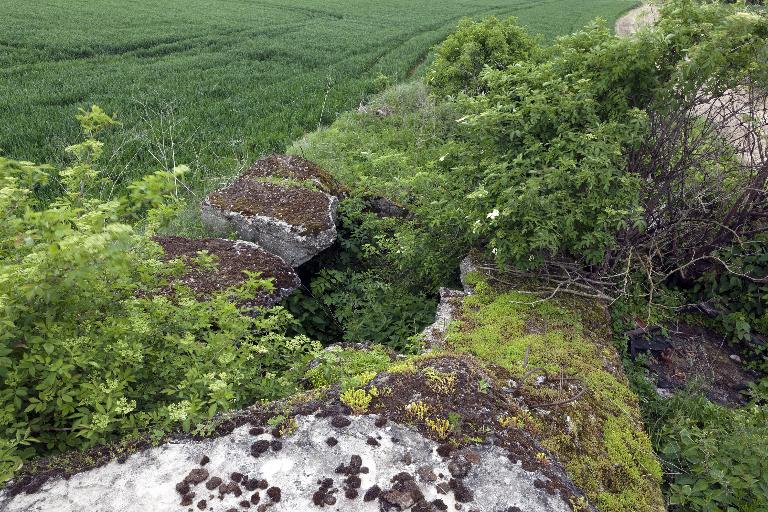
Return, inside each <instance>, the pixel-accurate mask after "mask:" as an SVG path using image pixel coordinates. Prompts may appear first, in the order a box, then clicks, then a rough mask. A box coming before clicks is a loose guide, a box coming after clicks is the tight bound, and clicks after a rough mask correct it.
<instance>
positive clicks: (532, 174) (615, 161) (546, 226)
mask: <svg viewBox="0 0 768 512" xmlns="http://www.w3.org/2000/svg"><path fill="white" fill-rule="evenodd" d="M585 44H586V46H584V45H585ZM623 48H624V43H622V42H621V41H619V40H618V39H616V38H614V37H613V36H612V35H611V34H610V32H609V31H608V30H607V29H606V28H605V27H604V26H602V25H599V24H597V25H592V26H590V27H588V28H586V29H585V30H583V31H582V32H579V33H577V34H575V35H573V36H571V37H570V38H567V39H562V40H560V41H559V43H558V45H556V46H555V48H554V49H553V52H552V55H551V56H550V58H548V59H544V60H528V61H520V62H517V63H516V64H515V65H514V66H510V67H507V68H505V69H501V70H498V69H486V70H485V72H484V73H483V74H482V75H481V80H482V82H483V83H484V84H485V88H486V92H485V94H483V95H481V96H477V97H474V98H470V99H468V100H466V101H465V102H463V104H464V106H465V111H466V112H468V114H467V115H466V116H464V117H463V118H461V119H460V120H459V121H461V122H462V123H464V125H465V126H467V128H468V133H467V137H468V138H469V139H470V140H472V141H474V144H473V147H474V148H476V149H475V151H472V152H471V153H470V154H467V155H466V158H465V159H464V163H463V166H461V167H460V168H459V172H463V173H465V174H467V175H469V176H473V177H474V179H475V184H474V190H471V191H470V192H469V193H468V195H467V199H468V206H469V208H471V210H472V211H471V214H470V219H471V221H472V222H473V224H472V230H473V231H474V232H475V234H476V235H477V236H478V237H479V238H480V239H481V240H485V241H486V242H487V245H488V246H489V247H490V248H491V249H492V250H493V252H494V253H495V254H496V257H497V260H499V261H500V262H503V263H511V264H515V265H518V266H523V267H531V266H538V265H540V264H541V263H542V261H544V260H546V259H549V258H552V257H555V256H556V255H563V254H565V255H569V256H573V257H575V258H578V259H581V260H583V261H585V262H586V263H590V264H596V263H600V262H602V261H603V260H604V258H605V254H606V253H607V252H608V251H609V250H610V249H612V248H613V247H615V246H616V244H617V241H616V234H617V233H618V232H619V231H620V230H622V229H625V228H627V227H628V226H631V225H633V224H636V223H639V222H640V220H641V217H640V214H641V210H640V204H639V199H640V190H641V182H640V180H639V179H638V178H637V176H635V175H633V174H631V173H629V172H628V171H627V168H626V160H625V157H624V154H625V152H626V150H627V149H628V148H631V147H632V146H633V145H635V144H637V143H638V142H639V141H641V140H642V137H643V134H644V133H645V131H646V124H647V118H646V116H645V115H644V113H643V112H642V111H640V110H638V109H634V108H631V107H630V105H629V104H628V102H627V101H624V102H616V103H615V105H613V106H612V107H611V108H610V109H606V106H607V104H606V103H605V102H604V101H603V97H602V96H601V87H599V86H597V85H596V82H598V83H599V82H600V81H604V80H605V79H604V77H611V76H615V75H618V74H620V73H623V72H625V71H626V68H627V64H626V63H624V62H623V61H620V60H619V59H617V58H616V57H618V55H619V54H620V52H622V51H623ZM608 54H610V55H608ZM584 61H587V62H590V61H599V62H600V63H601V64H602V67H601V68H599V69H593V68H591V67H585V66H584V65H583V63H584ZM635 65H636V66H642V65H645V61H641V62H640V63H637V64H635ZM565 70H568V71H569V72H565V73H564V71H565ZM464 181H465V182H469V181H470V179H469V178H467V179H465V180H464Z"/></svg>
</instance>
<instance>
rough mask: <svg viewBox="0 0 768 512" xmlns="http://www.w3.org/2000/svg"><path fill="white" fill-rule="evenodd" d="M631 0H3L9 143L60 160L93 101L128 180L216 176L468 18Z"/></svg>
mask: <svg viewBox="0 0 768 512" xmlns="http://www.w3.org/2000/svg"><path fill="white" fill-rule="evenodd" d="M634 3H636V1H635V0H431V1H421V2H414V1H413V0H379V1H372V0H357V1H350V0H325V1H320V0H290V1H288V0H272V1H263V0H163V1H162V2H157V1H155V0H48V1H41V0H29V1H19V0H0V154H4V155H6V156H9V157H11V158H20V159H27V160H33V161H38V162H40V161H47V162H53V163H60V162H61V161H62V148H64V147H65V146H66V145H68V144H71V143H73V142H75V141H76V140H77V139H78V131H77V124H76V122H75V120H74V118H73V116H74V114H75V113H76V111H77V108H78V107H87V106H89V105H90V104H92V103H95V104H98V105H100V106H102V107H103V108H104V109H105V110H107V111H108V112H116V113H117V114H118V117H119V119H120V121H122V123H123V126H122V127H121V128H119V129H117V130H115V131H113V132H112V133H111V134H110V135H109V136H108V138H107V142H109V143H110V144H109V146H108V147H109V148H110V151H111V152H112V153H111V156H110V159H109V162H108V164H107V167H108V169H109V170H110V174H112V176H113V177H114V178H117V179H118V181H123V182H124V181H125V180H126V179H129V178H134V177H136V176H137V175H140V174H144V173H146V172H147V171H149V170H154V169H157V168H159V167H170V166H172V165H173V163H188V164H190V165H192V167H193V171H194V172H193V176H192V177H191V178H190V183H191V187H192V188H193V189H195V190H201V189H208V188H210V187H212V186H216V185H217V181H219V180H221V177H222V176H228V175H231V174H232V173H233V172H236V171H237V170H238V169H239V168H240V167H241V166H242V165H244V164H246V163H248V162H250V161H252V160H254V159H255V158H257V157H258V156H259V155H260V154H262V153H264V152H268V151H272V150H280V149H282V148H283V147H284V146H285V145H286V144H288V143H289V142H290V141H292V140H294V139H295V138H297V137H298V136H300V135H301V134H303V133H304V132H306V131H308V130H312V129H314V128H316V127H317V126H318V124H319V123H327V122H330V121H332V120H333V119H334V117H335V116H336V114H337V113H338V112H340V111H343V110H347V109H350V108H353V107H355V106H356V105H357V103H358V102H359V101H361V100H362V99H363V98H365V96H366V95H367V94H369V93H370V92H372V91H373V90H374V88H375V87H376V84H375V82H376V77H377V76H379V75H380V74H383V75H386V76H388V77H389V78H390V80H393V81H398V80H402V79H404V78H407V77H408V76H409V75H411V74H414V73H417V72H419V70H420V64H421V63H423V62H424V60H425V58H427V56H428V54H429V50H430V48H431V47H432V46H433V45H434V44H436V43H437V42H439V41H440V40H441V39H443V38H444V37H445V36H446V35H447V34H448V33H449V32H450V31H451V30H452V29H453V28H454V27H455V25H456V23H457V21H458V20H459V19H460V18H461V17H464V16H471V17H480V16H486V15H491V14H495V15H515V16H517V17H518V18H519V19H520V20H521V22H522V23H524V24H525V25H527V26H528V27H530V30H531V31H532V32H536V33H541V34H542V35H543V36H544V37H545V38H552V37H554V36H556V35H558V34H562V33H567V32H569V31H571V30H573V29H576V28H578V27H580V26H582V25H583V24H584V23H586V22H587V21H589V20H590V19H592V18H594V17H597V16H602V17H605V18H607V19H608V21H609V22H610V23H613V20H614V19H615V18H616V16H617V15H618V14H620V13H621V12H622V11H624V10H626V9H627V8H629V7H631V6H632V5H633V4H634Z"/></svg>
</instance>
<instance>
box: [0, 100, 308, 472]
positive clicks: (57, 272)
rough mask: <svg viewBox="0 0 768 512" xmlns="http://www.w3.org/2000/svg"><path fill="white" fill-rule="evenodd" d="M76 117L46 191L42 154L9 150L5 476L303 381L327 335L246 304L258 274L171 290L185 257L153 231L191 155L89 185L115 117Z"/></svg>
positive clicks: (0, 355)
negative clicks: (75, 138)
mask: <svg viewBox="0 0 768 512" xmlns="http://www.w3.org/2000/svg"><path fill="white" fill-rule="evenodd" d="M79 119H80V122H81V126H82V129H83V132H84V135H85V140H84V141H83V142H81V143H79V144H77V145H73V146H69V147H68V148H67V151H68V152H69V153H71V154H73V155H74V156H75V161H74V162H73V164H72V165H71V166H69V167H67V168H65V169H63V170H62V171H61V172H60V176H62V177H63V180H64V193H63V194H62V195H60V196H58V197H56V198H55V199H54V201H53V202H51V203H50V204H43V203H42V202H41V201H40V200H39V199H38V198H37V197H36V195H35V191H36V190H38V189H39V188H40V187H42V186H44V185H45V183H46V180H47V179H48V174H47V172H46V171H47V169H46V168H45V167H44V166H36V165H34V164H31V163H28V162H19V161H13V160H8V159H6V158H2V157H0V211H2V213H1V214H0V218H1V219H2V222H1V224H2V228H0V326H2V329H0V343H2V345H0V377H1V378H2V380H1V381H0V411H2V412H1V413H0V480H2V481H4V480H7V479H8V478H9V477H10V476H11V475H12V474H13V473H14V471H16V470H18V468H19V467H20V466H21V464H22V462H23V460H24V459H26V458H29V457H30V456H33V455H44V454H48V453H56V452H61V451H64V450H68V449H79V448H87V447H91V446H94V445H96V444H100V443H105V442H108V441H110V440H113V439H115V438H118V437H122V438H126V437H136V436H143V437H144V438H152V437H154V438H159V437H161V436H162V435H164V433H165V432H167V431H168V430H171V429H180V430H184V431H187V432H189V431H193V430H194V429H195V428H196V425H197V424H198V423H200V422H201V421H203V420H206V419H210V418H212V417H213V416H214V415H215V414H216V413H217V412H220V411H225V410H227V409H231V408H234V407H238V406H243V405H246V404H250V403H253V402H254V401H255V400H259V399H275V398H278V397H282V396H284V395H287V394H290V393H292V392H295V391H296V390H297V389H299V385H298V380H299V378H301V377H302V371H303V367H302V363H304V362H306V361H307V360H308V358H311V357H312V355H313V354H314V353H315V352H317V350H319V348H320V346H319V344H318V343H317V342H314V341H311V340H310V339H309V338H307V337H304V336H295V337H289V336H286V335H285V333H286V331H287V329H288V327H289V326H290V324H291V323H292V322H293V319H292V318H291V316H290V315H289V314H288V313H287V312H286V311H285V310H284V309H282V308H279V307H276V308H273V309H270V310H266V311H259V312H257V313H255V314H254V312H251V311H244V310H242V309H241V308H239V307H238V305H237V304H238V303H240V302H241V301H242V300H243V299H247V298H251V297H253V296H255V295H256V293H257V292H258V291H259V290H262V289H265V288H266V289H270V287H271V286H272V283H271V282H269V281H266V280H261V279H259V278H258V277H257V276H252V277H251V278H250V279H248V280H247V281H246V282H245V283H244V284H243V285H242V286H239V287H237V288H233V289H230V290H227V291H225V292H222V293H220V294H217V295H216V296H215V297H211V298H210V300H205V301H201V300H198V299H197V298H196V297H195V294H194V293H193V292H192V291H191V290H189V289H187V288H186V287H184V286H181V285H178V284H176V285H173V286H172V288H171V290H172V293H170V294H169V293H168V288H167V287H165V288H163V286H164V285H167V283H168V279H169V278H171V277H173V276H178V275H179V273H180V272H182V271H183V266H184V265H183V263H182V262H181V261H180V260H175V261H171V262H163V261H162V259H161V256H162V250H161V249H160V248H159V246H157V245H156V244H155V243H153V242H152V241H151V239H150V238H149V237H150V235H152V233H153V232H155V230H156V229H157V228H158V227H160V226H161V225H162V223H163V222H164V219H167V218H168V215H170V214H173V212H174V211H175V208H176V207H178V206H179V205H178V204H174V203H175V201H174V199H173V191H174V187H175V182H174V178H175V177H177V176H178V175H179V174H180V173H181V172H183V169H176V170H175V172H173V173H166V172H163V171H160V172H158V173H155V174H151V175H148V176H145V177H144V178H143V179H142V180H140V181H139V182H137V183H135V184H133V185H131V186H130V187H129V191H130V192H129V193H128V194H127V195H125V196H120V197H118V198H116V199H114V200H112V201H101V200H99V199H95V198H92V197H90V196H89V195H88V191H89V189H90V187H91V186H93V184H94V183H95V182H97V181H98V180H99V178H100V176H99V171H98V164H99V161H100V156H101V154H102V142H101V141H99V140H98V139H97V138H96V136H97V135H98V133H99V132H102V131H103V130H104V129H106V128H107V127H108V126H109V125H111V124H113V120H112V118H110V117H109V116H107V115H106V114H105V113H104V112H103V111H102V110H101V109H99V108H98V107H94V109H92V110H90V111H87V112H86V111H83V112H82V113H81V115H80V116H79ZM140 210H143V214H142V215H141V217H142V219H143V220H142V221H141V222H140V223H136V221H135V216H136V214H137V212H138V211H140ZM203 258H204V259H205V260H206V261H205V262H204V263H205V264H207V265H215V262H214V261H211V259H210V255H201V259H203ZM174 282H175V281H174Z"/></svg>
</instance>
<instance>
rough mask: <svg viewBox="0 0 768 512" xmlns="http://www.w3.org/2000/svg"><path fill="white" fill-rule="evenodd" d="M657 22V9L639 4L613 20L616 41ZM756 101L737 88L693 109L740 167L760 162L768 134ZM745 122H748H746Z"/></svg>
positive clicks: (766, 117) (765, 112)
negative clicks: (731, 150) (732, 151)
mask: <svg viewBox="0 0 768 512" xmlns="http://www.w3.org/2000/svg"><path fill="white" fill-rule="evenodd" d="M658 19H659V7H658V5H655V4H643V5H641V6H639V7H636V8H634V9H632V10H631V11H629V12H627V13H626V14H625V15H624V16H622V17H621V18H619V19H618V20H616V26H615V27H614V30H615V32H616V35H617V36H619V37H629V36H631V35H632V34H635V33H636V32H637V31H638V30H640V29H641V28H642V27H645V26H648V25H652V24H654V23H656V21H657V20H658ZM760 100H762V101H755V100H754V99H753V98H751V97H750V94H749V92H748V91H747V90H746V89H742V88H737V89H735V90H727V91H725V92H724V93H723V94H722V95H720V96H718V97H714V98H711V99H709V100H708V101H703V102H702V103H701V104H699V105H696V106H695V108H694V110H695V111H696V112H697V114H698V115H699V116H701V117H702V118H704V119H706V120H707V121H709V122H710V123H712V124H713V125H714V126H715V127H716V129H717V131H718V132H720V135H721V136H723V137H724V138H725V139H726V140H727V141H728V142H729V143H730V144H731V145H732V146H734V147H735V148H736V150H737V152H738V154H739V158H740V160H741V162H742V163H743V164H744V165H754V163H755V162H761V161H762V160H763V158H762V157H763V152H764V149H763V144H762V143H761V142H760V141H759V140H758V139H760V138H763V137H765V134H766V133H768V108H767V106H766V104H765V99H764V98H763V97H761V98H760ZM758 103H760V104H758ZM746 118H748V119H749V120H750V122H746V121H745V119H746ZM755 126H757V128H755ZM761 134H762V135H761Z"/></svg>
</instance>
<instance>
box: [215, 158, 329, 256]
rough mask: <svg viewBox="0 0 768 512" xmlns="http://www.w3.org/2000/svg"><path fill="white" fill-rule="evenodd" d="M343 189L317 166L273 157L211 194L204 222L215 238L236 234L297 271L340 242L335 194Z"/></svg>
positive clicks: (299, 160)
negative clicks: (336, 241) (279, 258)
mask: <svg viewBox="0 0 768 512" xmlns="http://www.w3.org/2000/svg"><path fill="white" fill-rule="evenodd" d="M339 189H340V187H339V186H338V184H337V183H336V182H335V181H334V180H333V179H332V178H331V177H330V176H329V175H328V174H327V173H325V172H324V171H322V170H321V169H320V168H319V167H317V166H316V165H315V164H312V163H311V162H309V161H307V160H304V159H302V158H300V157H289V156H280V155H272V156H269V157H266V158H264V159H262V160H259V161H258V162H256V163H255V164H254V165H253V166H252V167H251V168H250V169H248V170H247V171H245V172H244V173H243V174H241V175H240V176H239V177H238V178H237V179H236V180H235V181H234V182H232V183H231V184H230V185H229V186H227V187H225V188H223V189H221V190H219V191H216V192H213V193H211V194H210V195H209V196H208V197H207V198H206V199H205V200H204V201H203V204H202V206H201V218H202V221H203V223H204V224H206V225H207V226H208V227H209V228H210V229H211V230H213V231H214V232H217V233H221V234H230V233H232V232H234V233H236V235H237V237H238V238H240V239H243V240H248V241H250V242H254V243H257V244H259V245H260V246H262V247H263V248H264V249H266V250H268V251H269V252H272V253H274V254H276V255H278V256H280V257H281V258H283V259H284V260H285V261H286V262H288V264H289V265H291V266H292V267H296V266H298V265H301V264H303V263H305V262H307V261H309V260H310V259H311V258H313V257H314V256H315V255H317V254H318V253H319V252H321V251H323V250H324V249H326V248H328V247H330V246H331V245H332V244H333V243H334V242H335V240H336V209H337V206H338V199H337V197H336V196H335V195H332V194H331V192H334V193H338V190H339Z"/></svg>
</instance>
